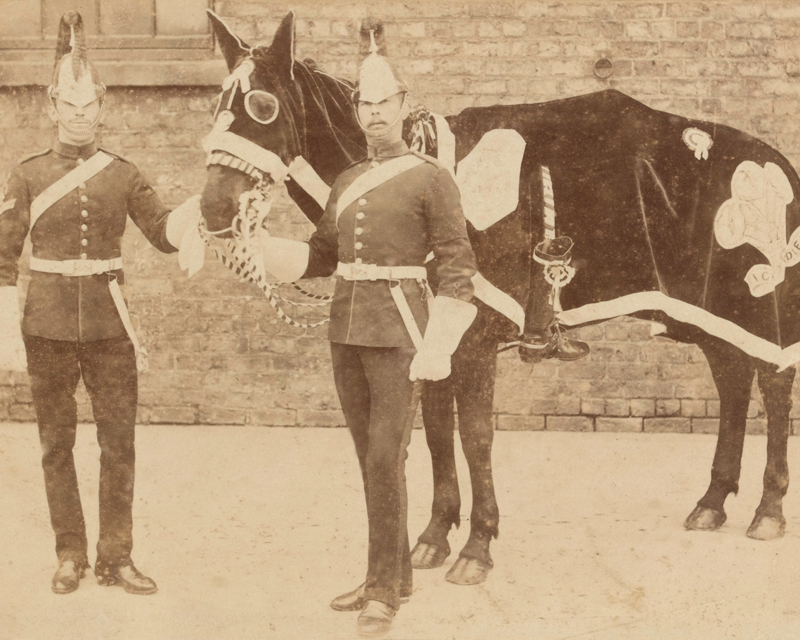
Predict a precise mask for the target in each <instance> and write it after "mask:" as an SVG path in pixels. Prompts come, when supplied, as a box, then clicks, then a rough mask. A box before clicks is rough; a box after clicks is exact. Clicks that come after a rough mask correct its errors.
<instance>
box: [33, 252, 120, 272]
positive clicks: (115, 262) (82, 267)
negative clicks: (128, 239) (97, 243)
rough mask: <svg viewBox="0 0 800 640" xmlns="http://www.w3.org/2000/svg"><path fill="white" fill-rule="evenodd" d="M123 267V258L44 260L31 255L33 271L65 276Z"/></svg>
mask: <svg viewBox="0 0 800 640" xmlns="http://www.w3.org/2000/svg"><path fill="white" fill-rule="evenodd" d="M118 269H122V258H111V259H110V260H44V259H43V258H34V257H33V256H31V271H42V272H44V273H60V274H61V275H63V276H94V275H97V274H98V273H108V272H109V271H116V270H118Z"/></svg>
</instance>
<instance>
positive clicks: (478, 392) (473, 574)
mask: <svg viewBox="0 0 800 640" xmlns="http://www.w3.org/2000/svg"><path fill="white" fill-rule="evenodd" d="M470 337H476V338H479V336H465V343H464V344H462V346H461V348H459V350H458V351H457V352H456V354H455V355H454V357H453V374H452V375H453V378H454V380H455V392H456V406H457V407H458V433H459V435H460V436H461V446H462V448H463V450H464V456H465V457H466V459H467V464H468V465H469V476H470V481H471V484H472V512H471V515H470V531H469V538H468V540H467V543H466V544H465V545H464V548H463V549H462V550H461V553H460V554H459V557H458V560H456V562H455V564H454V565H453V566H452V567H451V569H450V571H448V572H447V576H446V577H447V580H449V581H450V582H453V583H455V584H461V585H473V584H478V583H480V582H483V581H484V580H486V578H487V576H488V574H489V571H490V570H491V569H492V567H493V566H494V563H493V562H492V556H491V553H490V552H489V544H490V542H491V539H492V538H493V537H494V538H496V537H497V534H498V523H499V519H500V514H499V510H498V507H497V499H496V498H495V493H494V481H493V479H492V440H493V438H494V424H493V422H492V408H493V402H494V383H495V377H496V372H497V345H496V344H495V343H494V342H493V341H491V340H480V339H473V340H469V339H468V338H470Z"/></svg>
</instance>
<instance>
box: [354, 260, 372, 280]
mask: <svg viewBox="0 0 800 640" xmlns="http://www.w3.org/2000/svg"><path fill="white" fill-rule="evenodd" d="M369 266H370V265H368V264H364V263H363V262H353V263H352V266H351V267H350V269H351V271H350V273H352V275H353V280H366V279H367V278H368V277H369V269H368V267H369Z"/></svg>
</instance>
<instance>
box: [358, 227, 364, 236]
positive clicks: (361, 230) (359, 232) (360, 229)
mask: <svg viewBox="0 0 800 640" xmlns="http://www.w3.org/2000/svg"><path fill="white" fill-rule="evenodd" d="M362 233H364V230H363V229H362V228H361V227H356V235H357V236H360V235H361V234H362Z"/></svg>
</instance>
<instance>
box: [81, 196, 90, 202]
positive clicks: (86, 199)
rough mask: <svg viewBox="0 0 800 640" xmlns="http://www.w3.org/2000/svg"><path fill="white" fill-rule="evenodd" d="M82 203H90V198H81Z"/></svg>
mask: <svg viewBox="0 0 800 640" xmlns="http://www.w3.org/2000/svg"><path fill="white" fill-rule="evenodd" d="M81 202H89V198H87V197H86V196H81Z"/></svg>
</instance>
